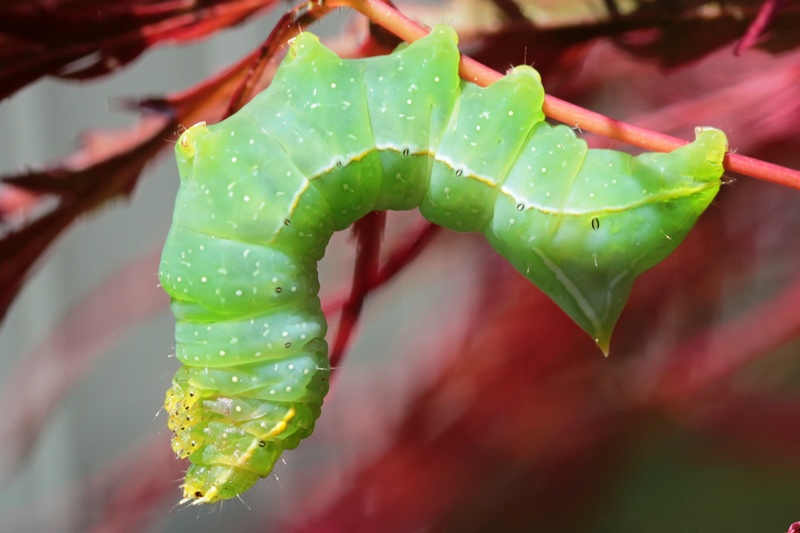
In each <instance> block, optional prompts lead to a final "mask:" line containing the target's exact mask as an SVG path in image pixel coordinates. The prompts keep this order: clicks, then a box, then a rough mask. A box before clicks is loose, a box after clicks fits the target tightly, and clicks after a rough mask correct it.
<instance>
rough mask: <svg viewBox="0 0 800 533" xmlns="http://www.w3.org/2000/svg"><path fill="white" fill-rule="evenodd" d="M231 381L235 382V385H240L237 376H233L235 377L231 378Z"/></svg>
mask: <svg viewBox="0 0 800 533" xmlns="http://www.w3.org/2000/svg"><path fill="white" fill-rule="evenodd" d="M231 381H232V382H234V383H239V378H238V377H236V376H233V377H232V378H231Z"/></svg>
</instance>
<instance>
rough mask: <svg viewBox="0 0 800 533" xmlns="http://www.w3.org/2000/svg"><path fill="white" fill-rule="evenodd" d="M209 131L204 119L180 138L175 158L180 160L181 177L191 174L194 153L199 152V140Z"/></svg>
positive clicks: (176, 145)
mask: <svg viewBox="0 0 800 533" xmlns="http://www.w3.org/2000/svg"><path fill="white" fill-rule="evenodd" d="M208 133H209V131H208V126H206V123H205V122H204V121H203V122H198V123H197V124H195V125H194V126H191V127H189V129H187V130H186V131H184V132H183V133H182V134H181V136H180V137H179V138H178V142H177V143H176V144H175V159H176V160H177V161H178V172H179V173H180V176H181V179H186V178H188V177H189V176H190V175H191V173H192V172H191V169H192V163H193V161H194V155H195V153H196V152H197V140H198V139H199V138H202V137H205V136H206V135H208Z"/></svg>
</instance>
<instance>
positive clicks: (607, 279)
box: [159, 26, 726, 503]
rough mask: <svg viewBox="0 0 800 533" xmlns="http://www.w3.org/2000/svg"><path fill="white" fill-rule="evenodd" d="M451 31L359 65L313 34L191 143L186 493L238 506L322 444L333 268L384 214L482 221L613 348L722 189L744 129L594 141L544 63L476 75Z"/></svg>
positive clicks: (179, 405) (182, 413)
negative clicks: (552, 84)
mask: <svg viewBox="0 0 800 533" xmlns="http://www.w3.org/2000/svg"><path fill="white" fill-rule="evenodd" d="M456 44H457V36H456V33H455V31H454V30H453V29H451V28H449V27H447V26H437V27H435V28H434V29H433V31H431V33H430V35H428V36H427V37H426V38H423V39H421V40H419V41H417V42H415V43H413V44H410V45H407V46H403V47H401V48H399V49H398V50H396V51H395V52H394V53H392V54H390V55H387V56H383V57H378V58H369V59H361V60H342V59H340V58H339V57H337V56H336V55H335V54H334V53H333V52H332V51H331V50H329V49H327V48H325V47H324V46H323V45H322V44H320V42H319V40H318V39H317V37H315V36H314V35H313V34H311V33H303V34H301V35H299V36H298V37H297V38H296V39H295V40H294V41H293V43H292V45H291V48H290V50H289V52H288V54H287V56H286V58H285V59H284V61H283V63H282V64H281V66H280V68H279V69H278V71H277V73H276V75H275V77H274V80H273V82H272V84H271V85H270V87H269V88H268V89H266V90H265V91H264V92H262V93H261V94H259V95H257V96H256V97H255V98H254V99H253V100H252V101H251V102H250V103H249V104H248V105H246V106H245V107H243V108H242V109H241V110H240V111H239V112H238V113H236V114H235V115H233V116H231V117H230V118H228V119H226V120H224V121H222V122H220V123H219V124H216V125H206V124H205V123H199V124H196V125H195V126H192V127H191V128H189V129H188V130H187V131H185V132H184V133H183V134H182V135H181V136H180V138H179V140H178V142H177V145H176V158H177V163H178V169H179V172H180V178H181V184H180V190H179V192H178V196H177V199H176V203H175V212H174V218H173V223H172V227H171V229H170V232H169V235H168V237H167V240H166V243H165V246H164V251H163V256H162V261H161V266H160V271H159V276H160V279H161V283H162V285H163V287H164V289H165V290H166V291H167V293H168V294H169V295H170V297H171V300H172V303H171V305H172V309H173V312H174V314H175V319H176V329H175V337H176V355H177V357H178V359H179V360H180V361H181V362H182V363H183V366H182V368H181V369H180V370H178V372H177V374H176V375H175V378H174V380H173V383H172V387H171V388H170V390H169V391H168V392H167V395H166V401H165V407H166V410H167V412H168V413H169V422H168V425H169V428H170V429H171V430H172V431H173V432H174V434H173V437H172V448H173V450H174V451H175V453H176V454H177V455H178V456H179V457H181V458H185V457H188V458H189V459H190V461H191V463H192V464H191V466H190V468H189V469H188V471H187V473H186V480H185V483H184V485H183V492H184V499H183V500H182V501H184V502H186V501H191V502H192V503H210V502H215V501H217V500H220V499H225V498H232V497H235V496H238V495H239V494H241V493H243V492H244V491H246V490H247V489H248V488H249V487H251V486H252V485H253V484H254V483H255V482H256V481H257V480H258V479H259V478H261V477H265V476H267V475H268V474H269V473H270V471H271V470H272V468H273V465H274V464H275V461H276V460H277V459H278V457H279V456H280V454H281V453H282V451H283V450H284V449H292V448H294V447H296V446H297V445H298V444H299V442H300V440H302V439H303V438H305V437H307V436H309V435H310V434H311V432H312V431H313V429H314V424H315V421H316V419H317V418H318V417H319V415H320V408H321V406H322V402H323V398H324V397H325V394H326V392H327V390H328V378H329V375H330V366H329V362H328V358H327V344H326V342H325V340H324V337H325V333H326V327H327V326H326V322H325V317H324V316H323V314H322V311H321V309H320V300H319V297H318V291H319V281H318V275H317V262H318V261H319V260H320V259H321V258H322V256H323V254H324V253H325V247H326V245H327V244H328V241H329V240H330V238H331V236H332V234H333V233H334V232H335V231H338V230H342V229H344V228H347V227H348V226H349V225H351V224H352V223H353V222H354V221H356V220H358V219H359V218H361V217H362V216H364V215H366V214H367V213H368V212H370V211H372V210H408V209H413V208H418V209H419V211H420V212H421V214H422V215H423V216H424V217H425V218H427V219H428V220H430V221H432V222H434V223H436V224H440V225H442V226H444V227H446V228H449V229H451V230H455V231H459V232H466V231H476V232H481V233H483V234H484V235H485V236H486V239H487V240H488V242H489V243H490V244H491V246H492V247H493V248H494V249H495V250H496V251H497V252H498V253H499V254H501V255H502V256H503V257H505V258H506V259H507V260H508V261H509V262H510V263H511V264H512V265H513V266H514V267H515V268H516V269H517V270H518V271H519V272H520V273H522V274H523V275H524V276H525V277H527V278H528V279H530V280H531V281H532V282H533V283H534V284H535V285H536V286H538V287H539V288H540V289H541V290H543V291H544V292H545V293H546V294H548V295H549V296H550V298H552V299H553V300H554V301H555V302H556V303H557V304H558V305H559V306H560V307H561V308H562V309H563V310H564V311H565V312H566V313H567V314H568V315H569V316H570V317H571V318H572V319H573V320H574V321H575V322H576V323H577V324H578V325H580V326H581V327H582V328H583V329H584V330H585V331H586V332H587V333H588V334H589V335H591V336H592V338H593V339H595V341H596V342H597V344H598V346H599V347H600V348H601V349H602V350H603V351H604V352H607V350H608V345H609V340H610V335H611V331H612V329H613V327H614V324H615V322H616V321H617V318H618V317H619V314H620V312H621V310H622V307H623V306H624V304H625V302H626V300H627V297H628V295H629V292H630V290H631V286H632V283H633V281H634V279H635V278H636V277H637V276H638V275H639V274H641V273H642V272H644V271H645V270H647V269H648V268H650V267H652V266H653V265H655V264H657V263H658V262H659V261H661V260H662V259H664V258H665V257H666V256H667V255H668V254H669V253H671V252H672V251H673V250H674V249H675V248H676V247H677V246H678V244H679V243H680V242H681V240H682V239H683V238H684V237H685V236H686V234H687V233H688V231H689V230H690V229H691V227H692V226H693V225H694V223H695V222H696V220H697V218H698V217H699V215H700V214H701V213H702V212H703V211H704V210H705V208H706V207H707V206H708V204H709V203H710V202H711V200H712V199H713V198H714V196H715V194H716V192H717V190H718V188H719V186H720V177H721V175H722V172H723V167H722V158H723V156H724V154H725V151H726V139H725V135H724V134H723V133H722V132H721V131H719V130H715V129H712V128H698V129H697V138H696V140H695V141H694V142H692V143H690V144H688V145H686V146H684V147H681V148H679V149H677V150H675V151H673V152H671V153H669V154H656V153H645V154H642V155H639V156H637V157H632V156H631V155H629V154H625V153H622V152H617V151H612V150H595V149H592V150H590V149H588V148H587V145H586V143H585V141H583V140H581V139H579V138H577V137H576V135H575V133H574V131H573V130H572V129H571V128H569V127H567V126H563V125H559V126H551V125H549V124H548V123H547V122H545V120H544V114H543V112H542V102H543V99H544V90H543V88H542V84H541V81H540V77H539V74H538V73H537V72H536V71H535V70H534V69H533V68H531V67H528V66H519V67H516V68H514V69H513V70H511V71H510V72H509V73H508V74H507V75H506V76H505V77H504V78H502V79H501V80H499V81H497V82H496V83H494V84H492V85H491V86H489V87H486V88H480V87H478V86H476V85H473V84H471V83H467V82H464V81H462V80H460V79H459V77H458V62H459V52H458V49H457V47H456Z"/></svg>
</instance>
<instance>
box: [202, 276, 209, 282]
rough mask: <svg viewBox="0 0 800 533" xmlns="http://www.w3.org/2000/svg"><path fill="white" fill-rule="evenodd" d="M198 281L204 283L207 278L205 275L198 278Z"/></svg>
mask: <svg viewBox="0 0 800 533" xmlns="http://www.w3.org/2000/svg"><path fill="white" fill-rule="evenodd" d="M200 281H201V282H202V283H205V282H207V281H208V278H207V277H205V276H203V277H202V278H200Z"/></svg>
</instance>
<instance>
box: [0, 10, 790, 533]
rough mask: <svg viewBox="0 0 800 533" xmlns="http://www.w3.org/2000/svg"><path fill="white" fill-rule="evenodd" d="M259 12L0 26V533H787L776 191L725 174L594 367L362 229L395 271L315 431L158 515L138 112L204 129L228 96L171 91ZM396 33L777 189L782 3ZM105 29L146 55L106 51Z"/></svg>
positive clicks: (162, 373) (164, 445)
mask: <svg viewBox="0 0 800 533" xmlns="http://www.w3.org/2000/svg"><path fill="white" fill-rule="evenodd" d="M111 4H115V7H112V6H111ZM31 6H34V7H31ZM289 7H290V6H288V5H286V4H272V3H268V2H253V1H249V2H245V1H242V0H227V1H219V0H218V1H213V0H205V1H201V2H194V3H191V5H189V4H186V5H183V4H182V3H175V2H156V1H130V2H116V3H115V2H103V1H100V0H84V1H74V2H66V1H64V2H58V1H56V2H50V3H47V4H45V3H35V4H34V3H28V2H8V3H7V4H6V5H5V6H4V7H0V89H2V90H3V91H4V92H3V95H4V96H6V99H5V100H3V101H2V103H0V125H2V130H0V175H2V176H4V179H5V181H3V182H0V217H1V218H0V223H1V224H2V225H0V239H1V240H0V291H2V293H1V294H0V296H1V297H2V303H3V304H5V305H6V306H10V307H8V310H7V313H6V315H5V318H4V321H3V322H2V324H1V325H0V376H2V378H0V406H2V409H3V415H2V416H0V531H9V532H14V531H26V532H37V531H41V532H50V531H52V532H79V531H80V532H83V531H94V532H100V531H103V532H105V531H108V532H111V531H113V532H123V531H148V532H181V531H193V532H205V531H220V530H224V531H250V532H253V531H265V532H273V531H309V532H310V531H330V532H338V531H382V532H392V531H398V532H404V531H512V532H513V531H536V532H540V531H541V532H550V531H552V532H561V531H597V532H661V531H664V532H667V531H670V532H671V531H698V532H699V531H703V532H716V531H719V532H753V531H764V532H767V531H779V532H781V533H782V532H783V531H786V530H787V529H788V528H789V526H790V524H792V522H795V521H798V520H800V453H798V443H799V442H800V394H798V392H799V391H798V389H799V388H800V387H799V385H800V269H798V266H800V245H799V244H798V243H799V242H800V241H798V235H800V192H798V191H797V190H794V189H790V188H785V187H780V186H777V185H774V184H768V183H765V182H759V181H756V180H754V179H752V178H747V177H741V176H736V175H733V174H730V173H729V174H728V175H727V178H726V181H727V182H728V183H727V184H726V185H725V186H723V188H722V191H721V192H720V194H719V196H718V197H717V199H716V200H715V202H714V203H713V204H712V206H711V207H710V208H709V210H708V212H707V213H706V214H705V215H704V216H703V217H702V218H701V220H700V222H699V224H698V226H697V227H696V228H695V229H694V230H693V231H692V233H691V234H690V236H689V237H688V239H687V240H686V241H685V243H684V244H683V245H682V246H681V247H680V248H679V249H678V251H677V252H676V253H675V254H673V255H672V256H670V257H669V258H668V259H667V260H666V261H665V262H664V263H662V264H661V265H659V266H657V267H656V268H654V269H653V270H652V271H650V272H648V273H646V274H645V275H644V276H642V278H641V279H640V280H639V281H638V282H637V286H636V288H635V290H634V294H633V295H632V298H631V301H630V302H629V305H628V307H627V308H626V311H625V312H624V313H623V315H622V317H621V319H620V322H619V325H618V326H617V329H616V331H615V336H614V338H613V339H612V345H611V356H610V357H609V358H608V359H605V358H603V357H602V354H601V353H600V352H599V351H598V350H597V349H596V347H595V346H594V345H593V343H592V342H591V341H590V339H588V338H587V337H586V335H585V334H584V333H583V332H582V331H580V330H579V329H578V327H577V326H575V325H574V324H573V323H572V322H571V321H570V320H569V319H568V318H566V317H565V316H564V315H563V314H562V313H561V311H560V310H559V309H558V308H557V307H556V306H555V305H554V304H553V303H552V302H550V301H549V300H547V299H546V297H544V296H543V295H542V294H541V293H539V291H538V290H537V289H536V288H535V287H533V286H531V285H530V284H529V283H528V282H526V281H525V280H524V279H523V278H522V277H521V276H519V275H518V274H517V273H516V272H515V271H514V270H513V269H512V268H511V267H509V266H508V265H507V264H505V263H504V262H503V261H502V260H501V259H500V258H499V257H497V256H496V254H495V253H494V252H493V251H492V250H491V249H490V248H489V247H488V245H486V243H485V242H483V239H482V238H481V237H480V236H476V235H460V234H455V233H451V232H446V231H439V232H435V233H424V235H425V237H424V239H423V240H420V248H422V247H423V245H424V250H423V251H422V252H421V253H420V254H419V256H413V257H412V255H411V254H408V253H405V254H404V253H403V248H402V245H403V243H406V242H408V240H409V239H411V240H413V239H414V237H415V236H416V235H420V233H418V232H419V231H420V228H424V225H422V222H421V220H420V219H419V216H418V214H417V213H416V212H412V213H392V214H390V215H389V216H388V222H387V227H386V231H385V235H384V239H383V243H382V250H383V254H382V258H383V260H384V261H386V260H388V258H397V259H400V260H401V261H402V262H403V264H404V265H405V267H404V268H402V269H400V271H399V273H398V274H397V275H396V276H395V277H393V279H391V280H389V282H388V283H386V284H385V285H384V286H382V287H380V288H379V289H377V290H374V291H372V292H370V294H369V298H368V300H367V303H366V308H365V309H364V311H363V314H362V316H361V318H360V322H359V324H358V327H357V328H356V329H355V330H354V332H353V337H352V339H351V343H350V345H349V347H348V349H347V351H346V353H345V357H344V358H343V359H342V361H341V362H340V363H339V364H338V366H337V367H336V369H335V370H334V378H333V387H332V390H331V393H330V394H329V397H328V398H327V399H326V403H325V406H324V410H323V415H322V417H321V418H320V420H319V422H318V426H317V430H316V431H315V433H314V435H313V436H312V437H311V438H309V439H308V440H307V441H306V442H304V443H302V444H301V446H300V447H299V448H298V449H297V450H294V451H290V452H287V453H286V454H285V456H284V461H283V462H280V463H279V464H278V466H277V467H276V469H275V473H274V474H273V475H271V476H270V477H269V478H267V479H265V480H263V481H261V482H260V483H259V484H258V485H257V487H256V490H255V491H251V492H250V493H247V494H245V495H244V496H243V497H242V501H238V500H233V501H231V502H226V503H224V504H222V505H215V506H212V507H207V508H202V509H197V508H193V507H190V508H183V507H180V506H176V504H177V502H178V500H179V497H180V491H179V489H178V486H179V485H180V482H181V477H182V473H183V471H184V469H185V467H186V465H185V464H184V463H182V462H180V461H177V460H175V459H174V458H173V455H172V453H171V450H170V448H169V437H170V434H169V431H168V430H167V429H166V416H165V415H164V413H163V412H162V413H159V411H160V409H161V405H162V402H163V395H164V392H165V391H166V389H167V388H168V387H169V385H170V380H171V377H172V375H173V373H174V372H175V370H176V369H177V367H178V364H177V362H176V361H175V359H174V358H171V357H169V355H170V354H171V353H173V350H174V336H173V335H174V322H173V318H172V315H171V313H170V311H169V308H168V301H167V298H166V296H165V295H164V294H163V293H162V291H161V290H160V288H159V287H158V280H157V277H156V271H157V264H158V258H159V254H160V247H161V245H162V243H163V240H164V238H165V236H166V232H167V230H168V228H169V224H170V221H171V213H172V205H173V201H174V195H175V192H176V190H177V182H178V180H177V172H176V169H175V166H174V161H173V157H172V147H173V144H174V142H175V140H176V139H177V135H178V134H179V133H180V129H179V127H177V126H174V125H172V124H170V123H169V121H167V120H166V119H165V118H164V117H165V116H166V114H165V113H164V110H165V109H171V110H173V111H174V112H175V113H176V115H177V117H178V119H179V120H178V122H179V125H183V126H189V125H191V124H192V123H194V122H195V121H196V120H199V118H197V115H202V117H200V118H206V117H208V118H207V120H209V121H215V120H218V117H219V116H221V112H222V110H223V109H224V107H225V106H226V104H227V102H228V101H230V98H231V91H232V90H233V87H234V86H235V85H236V83H234V82H237V83H238V81H239V80H240V78H237V77H236V75H237V74H236V73H230V74H228V75H221V76H219V77H217V78H216V79H217V80H218V81H219V80H222V82H225V81H226V80H227V81H229V82H230V83H229V84H228V85H226V84H225V83H222V82H220V83H218V84H217V85H216V87H217V89H216V90H215V91H214V92H213V93H212V94H211V95H210V96H209V93H208V92H205V93H204V92H201V91H193V90H190V88H192V87H197V86H198V84H200V83H201V82H203V81H204V80H207V79H211V77H212V76H215V75H217V74H218V73H220V72H222V71H223V70H224V69H226V68H229V67H230V66H231V65H234V64H235V63H236V62H237V61H239V60H240V59H241V58H243V57H245V56H246V55H247V54H249V53H251V51H252V50H254V49H256V48H257V47H258V46H260V45H261V43H262V42H263V41H264V39H265V38H266V37H267V35H269V33H270V31H271V30H272V28H273V26H274V25H275V23H276V21H277V20H278V17H279V16H280V15H281V14H282V13H283V12H284V11H285V10H286V9H289ZM399 9H400V10H401V11H402V12H404V13H407V14H409V15H411V16H412V17H413V18H416V19H418V20H421V21H424V22H426V23H428V24H435V23H439V22H446V23H450V24H453V25H455V26H456V28H457V30H458V31H459V35H460V36H461V45H462V49H463V51H464V52H465V53H468V54H470V55H472V56H473V57H475V58H477V59H479V60H481V61H483V62H485V63H486V64H488V65H490V66H493V67H494V68H497V69H499V70H501V71H502V70H504V69H505V68H507V67H508V66H510V65H512V64H518V63H522V62H527V63H529V64H532V65H533V66H534V67H536V68H537V69H539V70H540V71H541V72H542V75H543V79H544V83H545V88H546V89H547V90H548V92H549V93H551V94H555V95H557V96H559V97H562V98H564V99H566V100H568V101H571V102H574V103H576V104H579V105H582V106H584V107H587V108H590V109H592V110H595V111H599V112H602V113H605V114H608V115H611V116H613V117H615V118H618V119H622V120H626V121H629V122H632V123H635V124H637V125H642V126H646V127H649V128H652V129H655V130H657V131H661V132H664V133H668V134H672V135H676V136H680V137H683V138H687V139H690V138H692V136H693V135H692V130H693V128H694V127H695V126H697V125H708V126H716V127H720V128H722V129H723V130H725V132H726V133H727V135H728V137H729V140H730V143H731V148H732V149H733V150H735V151H738V152H740V153H745V154H748V155H751V156H754V157H758V158H761V159H764V160H766V161H770V162H773V163H777V164H779V165H784V166H787V167H790V168H798V167H799V166H800V164H799V161H800V150H798V146H799V145H798V141H797V139H800V135H798V134H800V131H798V129H800V127H799V126H798V124H800V92H798V89H797V88H798V87H800V53H798V52H797V51H795V48H796V46H797V44H798V43H797V41H798V40H799V39H800V36H799V35H798V33H797V32H796V28H797V26H798V23H800V4H799V3H798V2H790V1H786V2H769V1H766V2H764V1H755V0H754V1H736V2H734V1H731V2H715V3H706V2H699V1H697V2H695V1H685V2H658V1H635V0H631V1H625V2H623V1H616V2H615V1H611V0H608V1H600V0H596V1H592V0H571V1H568V2H564V1H561V2H555V1H550V2H546V1H534V0H530V1H529V2H527V3H522V2H508V1H501V0H497V1H496V2H487V1H485V0H452V1H451V2H448V3H442V4H429V5H400V6H399ZM170 10H172V11H170ZM92 13H96V14H97V16H98V18H97V19H94V18H92V16H91V14H92ZM103 14H105V15H104V16H107V17H108V20H107V21H104V20H103V19H102V17H101V15H103ZM182 17H183V18H182ZM759 21H761V22H759ZM112 22H113V23H115V24H119V25H120V26H119V27H115V26H114V25H113V24H112ZM234 23H236V24H235V27H233V26H234ZM48 24H49V26H48ZM103 24H106V26H105V28H104V29H102V28H103ZM169 24H173V26H174V28H173V29H170V30H169V31H166V30H163V31H162V32H161V33H158V31H156V30H155V29H154V28H163V27H167V28H172V26H169ZM181 24H183V25H181ZM759 24H760V26H759ZM228 26H231V27H230V28H229V27H228ZM121 27H125V28H128V29H129V30H130V31H131V32H133V33H136V32H138V35H144V36H147V38H146V39H142V40H141V42H139V41H137V42H138V45H137V46H138V47H139V48H137V47H136V46H132V45H129V44H125V46H122V45H119V46H118V47H117V48H114V49H113V53H106V52H107V51H108V50H109V49H110V48H108V46H107V43H108V42H111V41H113V39H114V38H115V37H119V36H123V35H126V34H125V33H124V32H122V31H121V30H120V29H119V28H121ZM96 28H101V29H102V31H97V32H95V29H96ZM115 28H116V29H115ZM175 28H177V29H175ZM754 28H755V29H754ZM311 29H312V31H314V32H315V33H319V34H321V35H323V36H325V37H326V39H327V40H326V42H327V43H328V44H330V45H331V46H333V47H334V48H335V49H336V50H337V51H339V52H340V53H342V54H345V55H348V56H353V57H356V56H360V55H365V54H367V53H370V52H372V51H375V50H377V49H379V48H380V46H384V47H385V46H387V45H388V46H392V45H393V43H387V42H386V35H385V34H383V33H382V32H380V31H379V30H375V29H374V28H373V29H371V28H369V27H368V26H367V25H366V24H365V23H364V21H363V19H359V18H357V17H356V16H354V15H350V14H346V13H342V12H336V13H333V14H331V15H329V16H326V17H325V18H323V19H322V21H321V22H320V23H318V24H315V25H314V26H313V27H312V28H311ZM145 30H147V31H145ZM159 31H161V30H159ZM153 35H156V36H158V38H155V37H152V36H153ZM93 39H94V40H93ZM115 46H116V45H115ZM74 49H77V50H80V52H76V54H77V55H76V56H75V57H72V56H69V61H68V62H65V61H66V60H64V59H63V56H64V55H67V56H68V54H66V53H65V54H64V55H62V56H59V55H58V54H57V53H56V52H58V51H61V52H63V51H65V50H68V51H72V50H74ZM83 50H85V51H83ZM132 50H136V51H138V52H140V53H141V55H138V54H136V53H133V51H132ZM126 52H127V53H128V55H126ZM737 54H738V55H737ZM59 61H61V63H59ZM115 62H116V63H115ZM123 64H124V65H123ZM246 64H249V63H246ZM117 67H119V68H117ZM106 70H107V71H109V73H108V75H106V72H105V71H106ZM268 70H269V69H268ZM54 74H58V75H59V76H60V77H61V78H73V79H56V78H55V77H53V75H54ZM75 78H81V81H80V82H78V81H76V79H75ZM263 83H266V82H263ZM205 87H206V88H207V87H208V86H207V85H206V86H205ZM181 91H186V92H183V93H182V92H181ZM166 94H170V95H172V96H171V97H170V98H168V99H166V100H154V99H150V100H149V101H148V105H146V106H144V107H147V108H148V109H149V110H150V111H149V112H144V111H142V112H140V111H136V110H135V109H132V108H133V107H135V103H136V102H137V101H140V100H142V99H145V98H148V97H153V98H155V97H160V96H163V95H166ZM176 95H178V96H176ZM199 100H202V101H203V102H205V103H204V104H203V105H205V106H206V107H203V105H200V104H196V102H197V101H199ZM187 102H189V103H191V102H194V103H195V104H196V105H195V107H193V108H191V109H190V110H189V111H187V109H189V107H190V106H189V103H187ZM154 109H155V111H153V110H154ZM203 113H206V114H205V115H203ZM214 117H217V118H216V119H215V118H214ZM189 118H191V120H189ZM85 132H91V134H90V136H89V137H86V136H85V135H84V133H85ZM586 138H587V140H589V142H590V143H592V145H593V146H595V147H612V148H615V149H623V150H625V149H628V147H626V146H624V145H622V144H621V143H619V142H616V141H613V140H608V139H597V138H595V137H593V136H591V135H588V136H586ZM82 142H83V143H84V144H83V145H82V146H83V149H82V151H78V152H76V150H79V146H81V143H82ZM140 167H144V171H143V172H142V174H141V176H140V179H138V181H137V176H139V172H138V171H139V169H140ZM51 242H52V245H50V243H51ZM355 250H356V239H355V238H354V237H353V236H352V234H351V233H350V232H342V233H341V234H337V236H336V237H335V238H334V240H333V242H332V243H331V245H330V247H329V253H328V255H327V257H326V258H325V260H324V261H323V263H322V265H321V275H322V282H323V290H322V296H323V301H324V302H327V303H328V304H329V307H328V308H326V309H328V310H329V311H330V313H329V320H330V322H331V328H330V331H331V333H330V334H329V341H330V340H331V339H332V335H333V334H334V333H335V332H336V331H337V326H338V318H339V313H338V312H337V311H338V308H337V307H336V305H334V304H333V302H337V301H341V298H342V296H343V295H344V296H346V295H347V293H348V291H349V288H350V284H351V278H352V276H353V261H354V257H355V254H356V251H355ZM412 259H413V260H412Z"/></svg>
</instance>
